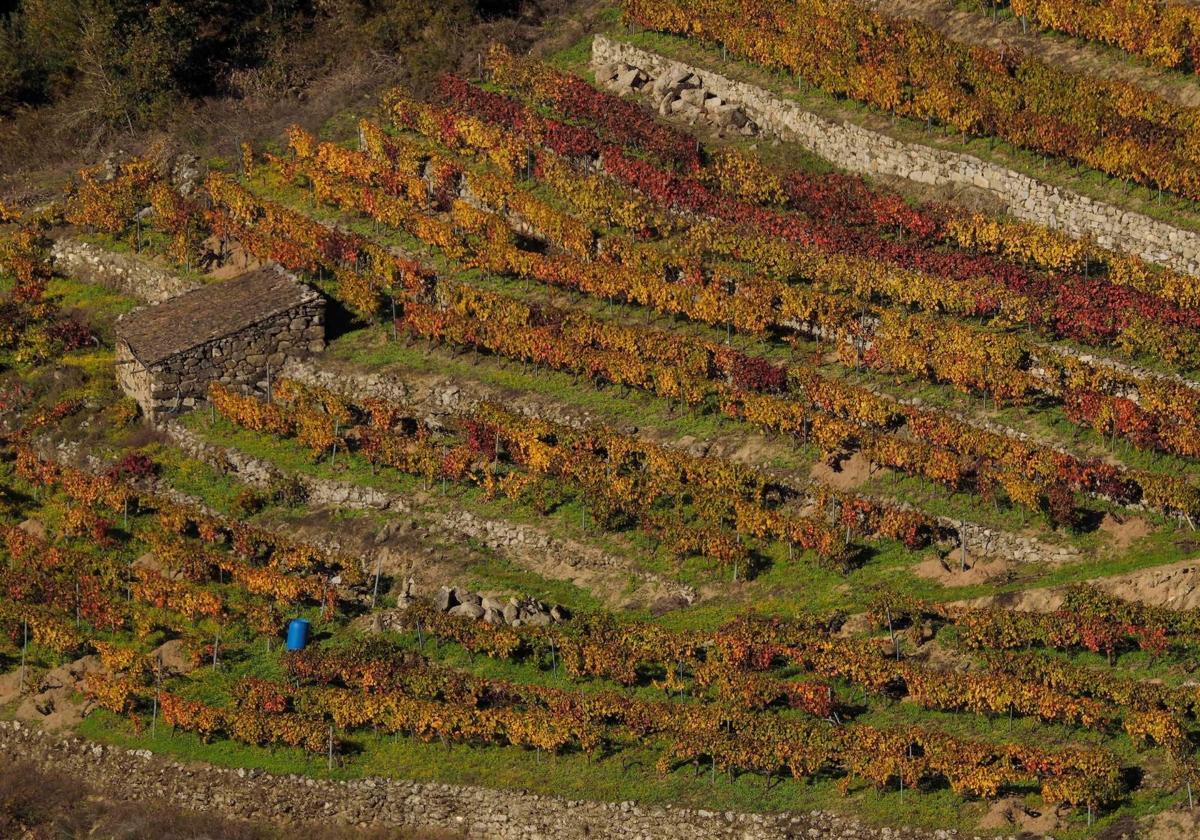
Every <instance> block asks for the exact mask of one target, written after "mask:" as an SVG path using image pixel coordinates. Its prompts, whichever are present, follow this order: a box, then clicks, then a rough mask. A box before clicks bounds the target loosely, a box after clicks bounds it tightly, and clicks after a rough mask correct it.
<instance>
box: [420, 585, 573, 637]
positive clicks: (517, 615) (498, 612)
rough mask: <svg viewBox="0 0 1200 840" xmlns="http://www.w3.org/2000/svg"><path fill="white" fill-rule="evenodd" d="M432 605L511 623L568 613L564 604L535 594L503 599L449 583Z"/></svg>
mask: <svg viewBox="0 0 1200 840" xmlns="http://www.w3.org/2000/svg"><path fill="white" fill-rule="evenodd" d="M434 605H435V606H436V607H437V608H438V609H439V610H441V611H442V612H445V613H449V614H450V615H459V616H466V617H467V618H473V619H482V620H484V621H486V622H487V623H488V624H507V625H509V626H510V627H525V626H528V627H545V626H546V625H547V624H554V623H556V622H559V621H565V620H566V619H568V618H569V617H570V613H569V612H568V611H567V608H566V607H563V606H561V605H559V604H555V605H553V606H550V605H547V604H546V603H545V602H544V601H539V600H537V599H536V598H509V599H508V600H507V601H502V600H500V599H498V598H489V597H487V596H484V595H480V594H479V593H478V592H469V591H467V590H466V589H462V588H459V587H454V588H451V587H448V586H443V587H442V588H441V589H440V590H438V594H437V598H436V599H434Z"/></svg>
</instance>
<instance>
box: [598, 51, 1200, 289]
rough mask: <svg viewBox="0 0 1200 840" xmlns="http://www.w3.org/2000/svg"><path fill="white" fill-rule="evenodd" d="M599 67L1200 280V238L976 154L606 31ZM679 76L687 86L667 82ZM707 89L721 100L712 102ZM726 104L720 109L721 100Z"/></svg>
mask: <svg viewBox="0 0 1200 840" xmlns="http://www.w3.org/2000/svg"><path fill="white" fill-rule="evenodd" d="M592 64H593V66H595V67H596V68H598V69H599V68H607V69H608V70H609V71H613V68H615V67H616V66H617V65H622V64H623V65H627V66H628V68H636V69H638V70H640V71H641V72H642V74H644V77H643V78H638V77H637V76H636V74H632V73H630V70H629V69H624V72H623V73H620V74H615V73H614V76H613V78H614V81H615V82H624V83H625V84H628V83H629V82H632V81H634V80H635V79H636V80H637V84H638V89H639V90H640V91H641V92H643V93H651V92H652V93H653V94H654V95H655V96H656V97H658V98H659V100H660V101H658V102H655V103H654V104H655V105H658V106H659V107H660V109H661V110H662V111H663V113H672V114H676V115H677V116H679V117H681V118H687V117H688V111H689V108H688V106H692V107H693V108H695V109H698V110H700V111H703V110H704V109H706V108H707V109H708V110H709V112H710V113H711V114H713V115H714V116H716V117H720V118H721V119H727V120H729V121H732V127H733V128H735V129H738V130H740V131H742V133H754V132H756V131H758V130H761V131H762V132H765V133H767V134H770V135H774V136H777V137H779V138H780V139H783V140H787V141H791V142H796V143H799V144H801V145H802V146H804V147H805V148H807V149H809V150H810V151H812V152H813V153H815V154H817V155H820V156H821V157H823V158H825V159H826V160H829V161H831V162H832V163H834V164H836V165H837V166H840V167H842V168H843V169H846V170H848V171H850V172H856V173H861V174H865V175H894V176H899V177H901V178H908V179H910V180H912V181H916V182H918V183H923V184H949V185H954V186H971V187H976V188H978V189H982V190H986V191H988V192H990V193H992V194H994V195H996V196H998V197H999V198H1000V199H1001V200H1002V201H1003V202H1004V203H1005V205H1006V207H1007V209H1008V212H1009V213H1011V214H1012V215H1013V216H1015V217H1016V218H1019V219H1024V220H1027V221H1031V222H1036V223H1037V224H1041V225H1045V226H1047V227H1053V228H1058V229H1060V230H1063V231H1065V232H1066V233H1068V234H1070V235H1071V236H1075V237H1079V238H1089V239H1092V240H1094V241H1095V242H1096V243H1097V244H1099V245H1101V246H1102V247H1105V248H1110V249H1115V250H1122V251H1127V252H1129V253H1133V254H1137V255H1138V256H1141V257H1142V258H1143V259H1147V260H1151V261H1153V262H1157V263H1161V264H1163V265H1168V266H1171V267H1172V268H1176V269H1179V270H1182V271H1187V272H1190V273H1192V274H1200V233H1194V232H1192V231H1187V230H1181V229H1179V228H1176V227H1173V226H1171V225H1168V224H1166V223H1164V222H1159V221H1156V220H1155V219H1151V218H1150V217H1148V216H1144V215H1142V214H1140V213H1133V212H1130V211H1128V210H1122V209H1121V208H1119V207H1115V206H1113V205H1110V204H1104V203H1102V202H1099V201H1095V200H1093V199H1091V198H1088V197H1087V196H1083V195H1079V194H1078V193H1075V192H1072V191H1070V190H1066V189H1062V188H1060V187H1055V186H1051V185H1050V184H1045V183H1042V182H1041V181H1038V180H1037V179H1035V178H1031V177H1029V176H1028V175H1022V174H1021V173H1019V172H1014V171H1013V170H1011V169H1007V168H1005V167H1003V166H1000V165H998V164H994V163H989V162H987V161H984V160H980V159H979V158H976V157H973V156H971V155H966V154H959V153H956V152H950V151H945V150H942V149H935V148H932V147H930V146H924V145H921V144H919V143H905V142H902V141H900V140H897V139H895V138H893V137H888V136H887V135H884V134H880V133H878V132H874V131H870V130H868V129H865V128H862V127H861V126H857V125H854V124H852V123H847V122H838V121H835V120H831V119H827V118H825V117H821V116H818V115H817V114H813V113H811V112H809V111H805V110H804V109H803V108H802V107H801V106H800V105H798V104H797V103H795V102H789V101H787V100H785V99H782V98H780V97H778V96H776V95H774V94H772V93H770V92H769V91H766V90H764V89H762V88H760V87H756V86H754V85H750V84H745V83H743V82H738V81H735V80H733V79H730V78H727V77H726V76H723V75H721V74H720V73H715V72H713V71H711V70H706V69H704V68H702V67H693V66H690V65H686V64H683V63H681V62H678V61H673V60H671V59H668V58H665V57H663V56H661V55H658V54H656V53H652V52H649V51H647V50H643V49H640V48H638V47H635V46H633V45H631V44H627V43H623V42H620V41H616V40H613V39H611V38H607V37H605V36H603V35H597V36H596V37H595V39H594V41H593V42H592ZM673 80H679V81H680V82H685V80H686V83H685V84H673V83H668V84H664V83H663V82H672V81H673ZM656 83H657V84H656ZM698 89H699V91H703V92H706V93H708V94H711V96H712V97H713V98H711V99H709V98H702V96H703V94H702V93H699V92H697V90H698ZM685 93H686V94H687V96H686V97H685V96H684V94H685ZM689 99H690V100H698V102H697V101H689ZM667 100H670V101H667ZM717 100H719V101H720V105H716V104H713V103H716V102H717ZM677 103H678V104H677ZM664 105H665V107H664ZM739 111H740V112H741V113H740V114H739ZM742 115H744V116H742ZM747 121H749V122H747Z"/></svg>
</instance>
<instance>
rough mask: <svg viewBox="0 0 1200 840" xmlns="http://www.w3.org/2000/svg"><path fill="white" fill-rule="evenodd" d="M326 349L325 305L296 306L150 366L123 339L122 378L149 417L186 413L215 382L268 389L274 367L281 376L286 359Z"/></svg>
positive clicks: (119, 343) (120, 355)
mask: <svg viewBox="0 0 1200 840" xmlns="http://www.w3.org/2000/svg"><path fill="white" fill-rule="evenodd" d="M324 348H325V303H324V300H323V299H322V298H319V297H318V298H316V299H315V300H313V301H312V302H311V303H307V304H304V305H302V306H299V307H296V308H294V309H290V310H288V311H286V312H283V313H280V314H279V315H276V316H275V317H273V318H271V319H269V320H266V321H261V322H259V323H257V324H254V325H253V326H250V327H247V328H245V329H242V330H239V331H238V332H235V333H232V334H230V335H227V336H224V337H223V338H219V339H216V340H214V341H211V342H209V343H207V344H203V345H200V346H199V347H195V348H193V349H191V350H187V351H184V352H182V353H179V354H177V355H175V356H171V357H170V358H168V359H165V360H164V361H162V362H159V363H157V364H154V365H151V366H150V367H149V368H146V367H144V366H143V365H141V364H140V363H138V362H137V360H136V359H134V358H133V355H132V353H131V352H130V350H129V348H128V345H126V344H125V342H123V341H121V340H119V339H118V341H117V354H116V356H117V367H116V370H117V382H118V384H119V385H120V386H121V388H122V389H123V390H124V391H125V393H127V394H129V395H130V396H132V397H133V398H134V399H135V400H137V401H138V404H139V405H141V407H142V410H143V411H144V412H145V413H146V416H147V417H149V418H151V419H156V418H157V417H159V416H160V415H162V414H164V413H174V412H180V411H186V410H188V409H191V408H194V407H195V405H196V404H197V403H198V402H200V401H202V400H203V399H204V398H205V396H206V394H207V391H208V385H209V383H210V382H213V381H219V382H223V383H225V384H229V385H240V386H243V387H247V386H248V387H254V388H265V387H266V385H267V382H266V377H267V375H268V374H267V372H268V370H270V371H272V374H271V375H273V376H278V375H279V371H280V370H281V369H282V368H283V365H284V362H285V361H287V360H288V359H289V358H293V357H295V356H305V355H308V354H309V353H319V352H320V351H321V350H323V349H324Z"/></svg>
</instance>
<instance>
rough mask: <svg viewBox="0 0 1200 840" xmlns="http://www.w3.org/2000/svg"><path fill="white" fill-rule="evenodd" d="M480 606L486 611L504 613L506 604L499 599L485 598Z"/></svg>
mask: <svg viewBox="0 0 1200 840" xmlns="http://www.w3.org/2000/svg"><path fill="white" fill-rule="evenodd" d="M479 605H480V606H481V607H483V608H484V609H485V610H495V611H496V612H504V602H503V601H501V600H499V599H497V598H484V599H483V600H482V601H480V602H479Z"/></svg>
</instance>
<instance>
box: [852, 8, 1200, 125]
mask: <svg viewBox="0 0 1200 840" xmlns="http://www.w3.org/2000/svg"><path fill="white" fill-rule="evenodd" d="M865 2H866V5H868V6H870V7H872V8H874V9H875V10H877V11H879V12H880V13H882V14H885V15H888V16H890V17H900V18H911V19H914V20H919V21H921V22H922V23H924V24H926V25H928V26H931V27H933V28H935V29H937V30H938V31H940V32H942V33H944V34H946V35H948V36H949V37H951V38H953V39H954V40H955V41H960V42H963V43H967V44H976V45H983V46H988V47H991V48H993V49H1001V48H1003V47H1008V48H1010V49H1011V48H1013V47H1015V48H1017V49H1019V50H1021V51H1023V52H1025V53H1027V54H1029V55H1031V56H1034V57H1036V58H1038V59H1039V60H1041V61H1043V62H1045V63H1046V64H1048V65H1050V66H1052V67H1055V68H1057V69H1061V70H1066V71H1068V72H1070V73H1075V74H1078V75H1083V76H1093V77H1096V78H1102V79H1113V80H1119V81H1123V82H1129V83H1131V84H1135V85H1137V86H1139V87H1141V88H1143V89H1145V90H1148V91H1150V92H1151V93H1154V94H1155V95H1157V96H1161V97H1162V98H1163V99H1165V100H1166V101H1168V102H1171V103H1173V104H1175V105H1182V106H1184V107H1187V108H1195V107H1200V80H1197V79H1195V78H1194V77H1191V76H1187V75H1185V74H1183V73H1180V72H1178V71H1173V70H1168V69H1166V68H1158V67H1154V66H1152V65H1149V64H1146V63H1143V62H1141V61H1140V60H1139V59H1138V58H1137V57H1135V56H1129V57H1125V55H1124V54H1123V53H1120V52H1119V51H1117V50H1115V49H1108V48H1105V47H1103V46H1101V45H1096V44H1090V43H1086V42H1084V41H1082V40H1079V39H1068V38H1065V37H1056V36H1050V35H1046V34H1039V31H1038V30H1037V29H1035V28H1034V27H1032V26H1030V28H1029V31H1028V33H1022V32H1021V24H1020V23H1019V22H1018V21H1016V20H1014V19H1012V18H1003V19H1002V18H992V17H989V16H988V15H985V14H982V13H980V12H978V11H963V10H961V9H958V8H956V7H955V5H954V2H953V0H865Z"/></svg>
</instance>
